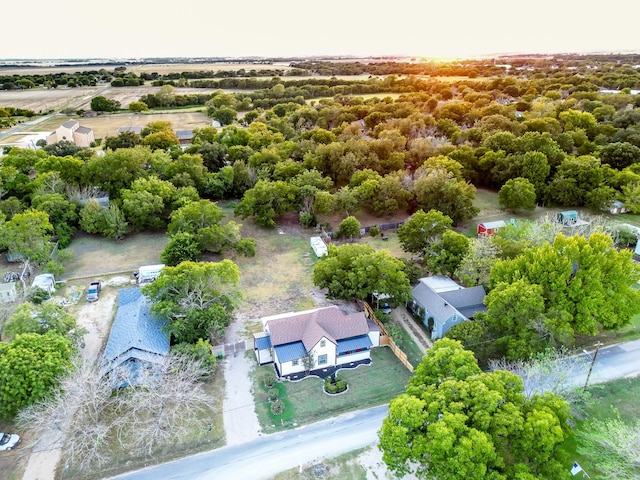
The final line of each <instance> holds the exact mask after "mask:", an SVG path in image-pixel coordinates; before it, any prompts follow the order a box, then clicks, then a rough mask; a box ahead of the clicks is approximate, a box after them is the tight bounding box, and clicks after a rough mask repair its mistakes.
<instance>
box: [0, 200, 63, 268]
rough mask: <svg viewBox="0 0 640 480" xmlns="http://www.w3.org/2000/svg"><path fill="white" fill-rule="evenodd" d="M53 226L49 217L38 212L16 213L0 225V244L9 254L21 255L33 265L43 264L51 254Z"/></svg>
mask: <svg viewBox="0 0 640 480" xmlns="http://www.w3.org/2000/svg"><path fill="white" fill-rule="evenodd" d="M52 233H53V226H52V225H51V223H50V222H49V215H47V214H46V213H45V212H42V211H40V210H28V211H26V212H24V213H16V214H15V215H14V216H13V218H11V220H9V221H8V222H6V223H5V224H4V225H0V243H2V245H4V246H5V247H6V248H7V249H8V250H9V252H10V253H13V254H18V253H19V254H22V255H23V256H25V257H26V258H29V259H30V260H31V261H32V262H34V263H39V264H42V263H45V262H46V261H47V259H48V258H49V255H50V254H51V250H52V249H53V245H52V244H51V242H50V241H51V234H52Z"/></svg>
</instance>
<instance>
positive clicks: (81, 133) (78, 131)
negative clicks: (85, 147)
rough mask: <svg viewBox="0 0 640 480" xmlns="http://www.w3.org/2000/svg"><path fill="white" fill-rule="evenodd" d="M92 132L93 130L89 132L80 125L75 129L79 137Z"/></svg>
mask: <svg viewBox="0 0 640 480" xmlns="http://www.w3.org/2000/svg"><path fill="white" fill-rule="evenodd" d="M92 131H93V130H91V129H90V128H89V127H83V126H82V125H80V126H79V127H78V128H76V133H79V134H80V135H83V134H88V133H91V132H92Z"/></svg>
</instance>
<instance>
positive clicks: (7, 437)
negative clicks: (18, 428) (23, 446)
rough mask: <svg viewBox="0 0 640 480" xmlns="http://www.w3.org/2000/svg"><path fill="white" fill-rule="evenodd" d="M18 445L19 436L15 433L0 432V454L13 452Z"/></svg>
mask: <svg viewBox="0 0 640 480" xmlns="http://www.w3.org/2000/svg"><path fill="white" fill-rule="evenodd" d="M19 443H20V436H19V435H17V434H15V433H2V432H0V452H3V451H5V450H7V451H8V450H13V449H14V448H15V447H17V446H18V444H19Z"/></svg>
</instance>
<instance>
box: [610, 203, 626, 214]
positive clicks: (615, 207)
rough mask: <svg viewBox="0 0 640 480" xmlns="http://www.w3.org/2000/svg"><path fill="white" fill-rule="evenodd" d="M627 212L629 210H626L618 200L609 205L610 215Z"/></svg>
mask: <svg viewBox="0 0 640 480" xmlns="http://www.w3.org/2000/svg"><path fill="white" fill-rule="evenodd" d="M628 211H629V210H627V208H626V207H625V206H624V203H622V202H621V201H620V200H616V201H614V202H611V205H609V213H611V214H612V215H617V214H619V213H627V212H628Z"/></svg>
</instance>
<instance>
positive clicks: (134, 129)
mask: <svg viewBox="0 0 640 480" xmlns="http://www.w3.org/2000/svg"><path fill="white" fill-rule="evenodd" d="M123 132H133V133H137V134H138V135H140V132H142V127H120V128H118V133H117V134H116V135H120V134H121V133H123Z"/></svg>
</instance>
